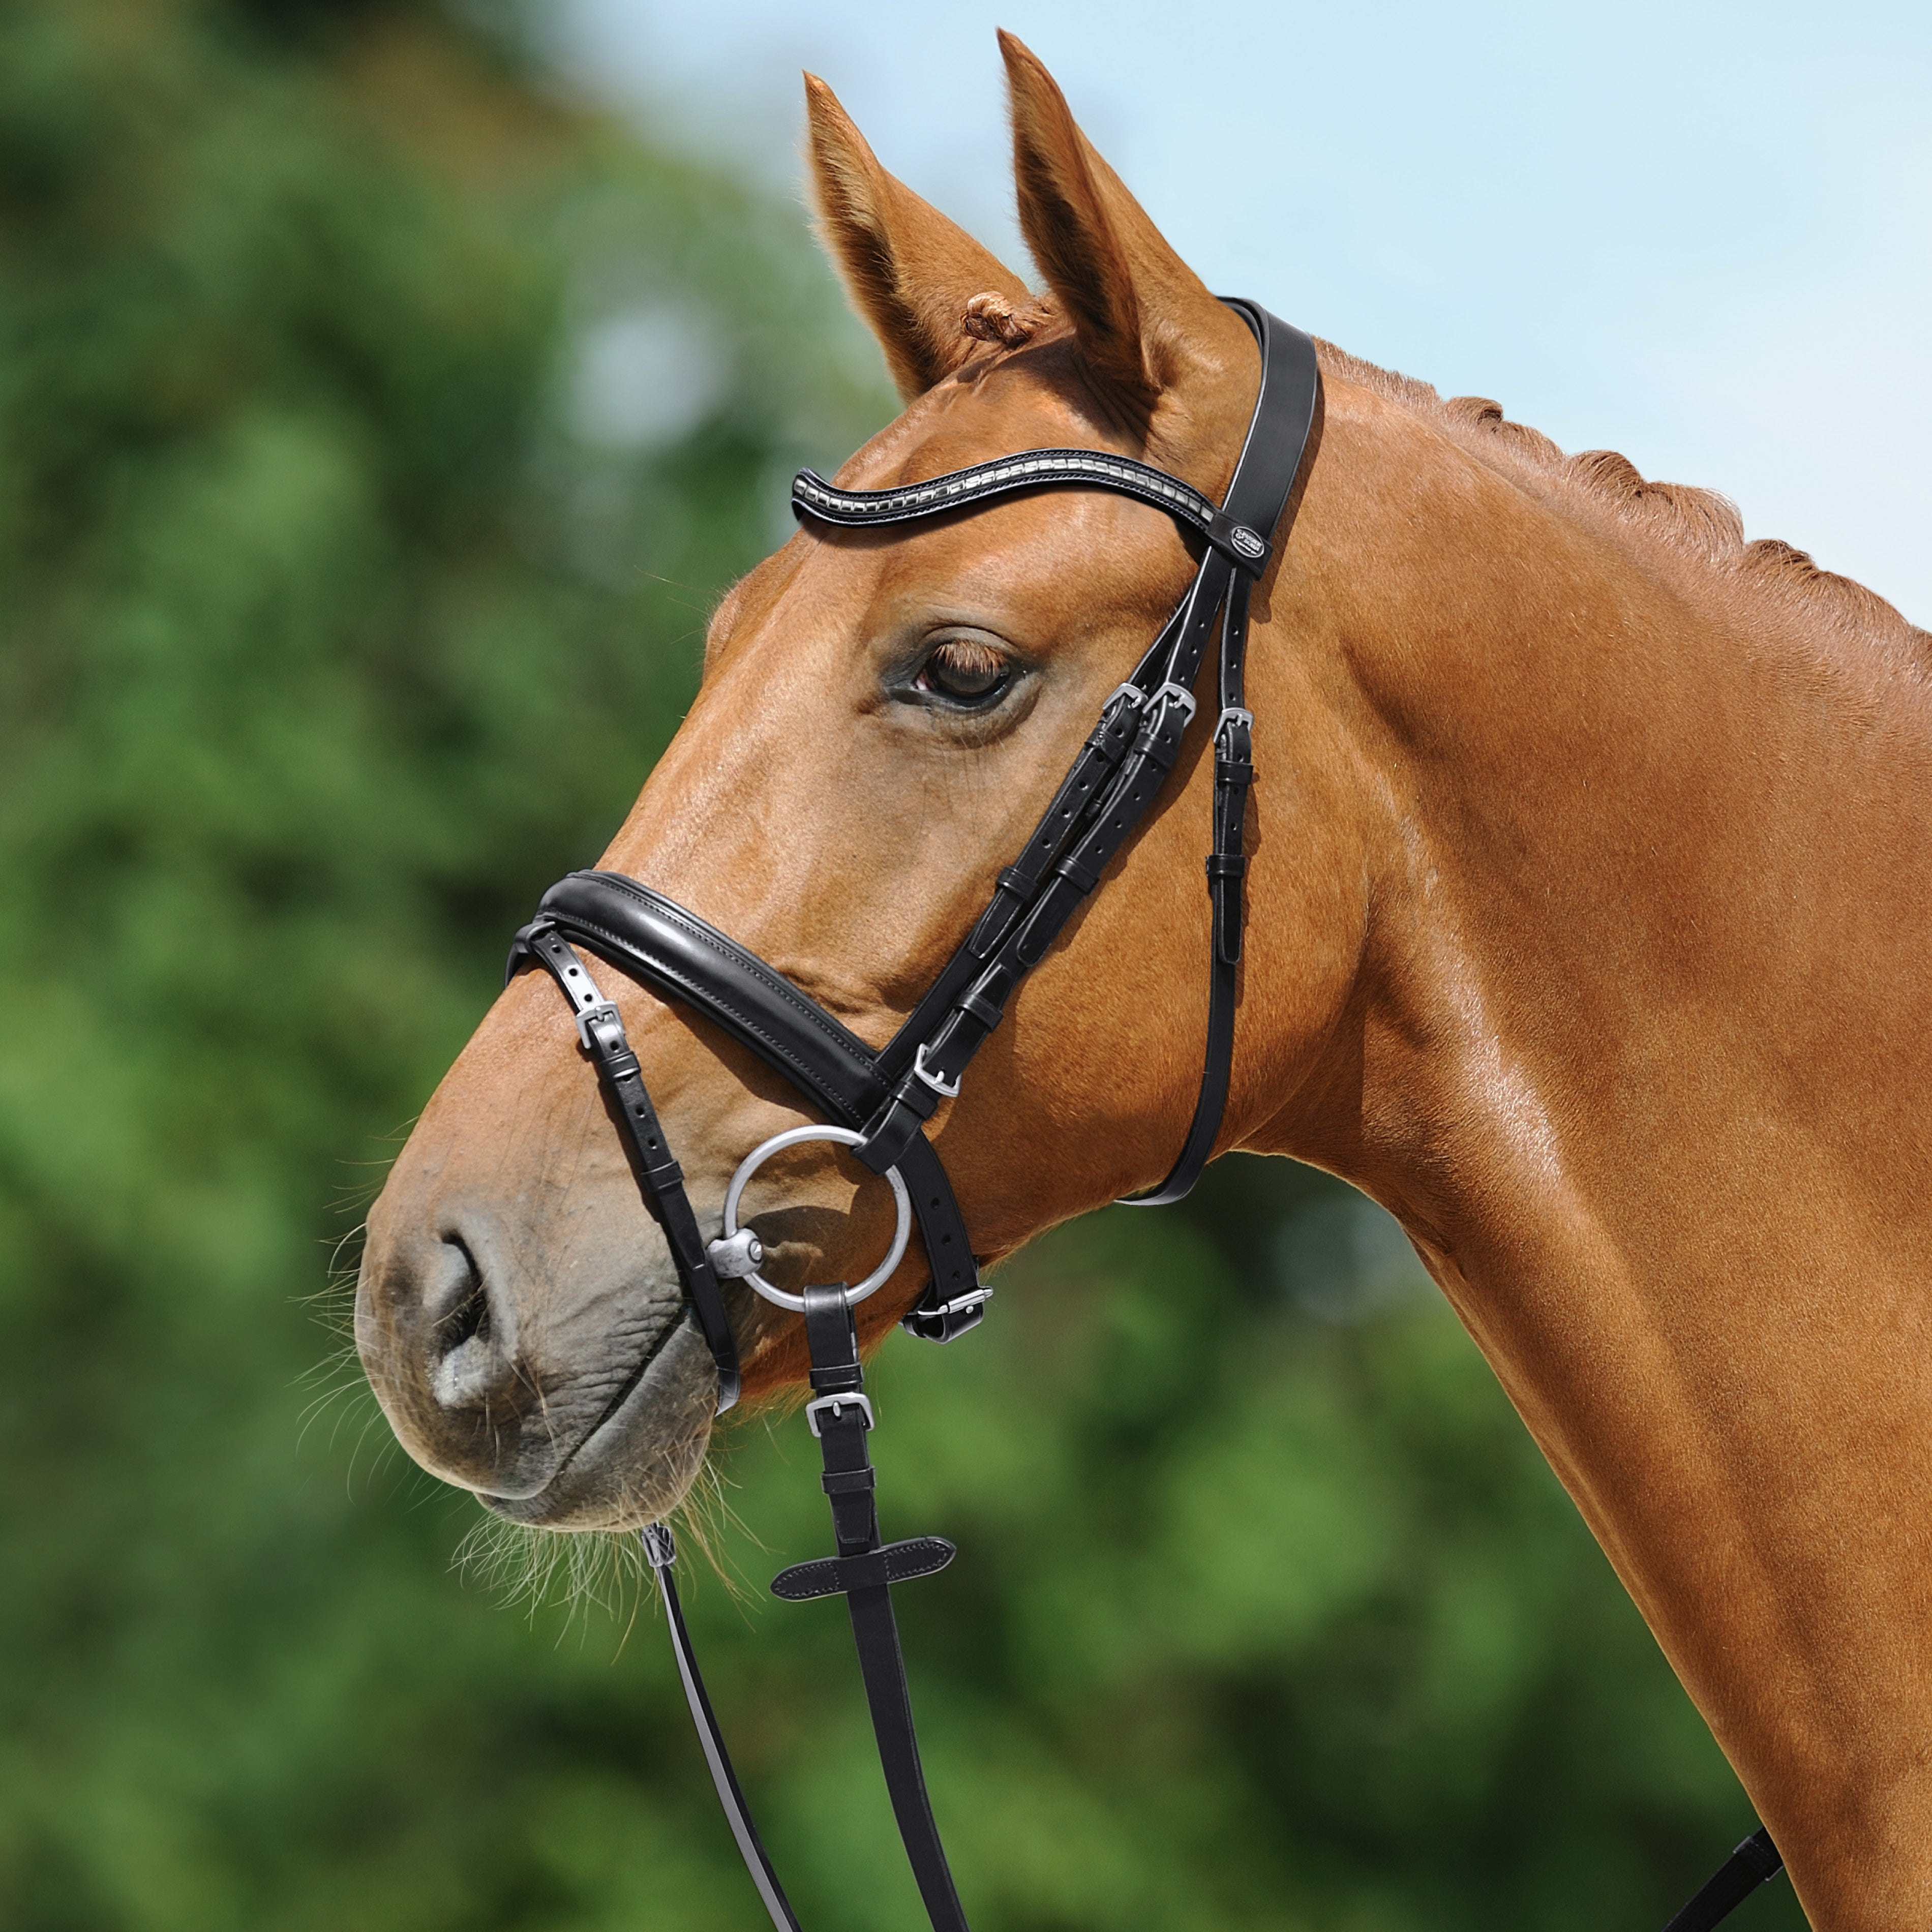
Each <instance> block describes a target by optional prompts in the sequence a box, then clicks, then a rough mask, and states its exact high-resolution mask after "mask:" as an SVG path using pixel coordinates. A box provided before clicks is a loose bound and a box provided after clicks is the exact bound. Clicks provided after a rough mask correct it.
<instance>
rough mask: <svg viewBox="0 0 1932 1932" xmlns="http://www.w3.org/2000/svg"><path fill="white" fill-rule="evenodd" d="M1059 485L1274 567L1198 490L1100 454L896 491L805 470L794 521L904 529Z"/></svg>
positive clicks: (1015, 462) (1007, 461)
mask: <svg viewBox="0 0 1932 1932" xmlns="http://www.w3.org/2000/svg"><path fill="white" fill-rule="evenodd" d="M1054 484H1060V485H1062V486H1079V487H1085V488H1087V489H1090V490H1092V489H1100V490H1112V491H1113V492H1114V493H1115V495H1116V496H1134V497H1138V498H1139V499H1140V501H1141V502H1143V503H1151V504H1152V505H1154V508H1156V509H1157V510H1165V511H1166V512H1167V513H1168V514H1169V516H1171V517H1174V518H1175V519H1176V520H1178V521H1179V522H1181V523H1186V524H1187V525H1188V526H1190V528H1191V529H1194V530H1196V531H1197V532H1199V534H1200V535H1202V536H1203V537H1205V538H1206V539H1207V540H1208V542H1209V543H1211V544H1213V545H1214V547H1215V548H1216V549H1217V550H1222V551H1224V552H1225V553H1226V555H1227V556H1229V559H1231V560H1232V561H1233V562H1235V563H1237V564H1238V565H1240V566H1241V568H1242V569H1244V570H1245V571H1248V572H1249V573H1250V575H1252V576H1256V577H1259V575H1260V574H1262V571H1264V570H1265V569H1266V568H1268V553H1269V550H1270V548H1271V546H1270V544H1269V543H1268V538H1266V537H1265V536H1263V535H1262V534H1261V532H1259V531H1258V530H1256V529H1251V528H1250V526H1248V525H1247V524H1246V523H1237V522H1236V521H1235V520H1234V518H1233V517H1231V516H1229V514H1227V513H1226V511H1223V510H1222V509H1221V508H1219V507H1218V506H1217V505H1216V504H1214V502H1211V501H1210V500H1209V499H1208V498H1207V497H1205V496H1202V493H1201V492H1200V491H1199V490H1197V489H1196V488H1195V487H1193V484H1189V483H1184V482H1183V481H1181V478H1179V477H1178V476H1170V475H1168V473H1167V472H1166V470H1164V469H1154V468H1153V467H1151V466H1150V465H1149V464H1147V463H1136V461H1135V460H1134V459H1133V458H1132V457H1130V456H1112V455H1108V454H1107V453H1106V452H1105V451H1103V450H1097V449H1030V450H1028V452H1026V453H1025V455H1023V456H1001V457H995V458H994V459H993V460H992V461H991V462H990V463H974V465H973V466H972V467H971V469H954V470H950V471H949V472H947V474H946V475H944V476H935V477H934V478H932V480H931V481H929V482H926V483H909V484H903V485H901V487H898V488H897V489H893V490H841V489H840V488H839V487H838V485H837V484H834V483H828V482H826V480H825V478H823V477H822V476H821V475H819V473H818V472H817V470H815V469H801V470H800V471H799V472H798V474H797V475H796V476H795V477H793V479H792V485H791V507H792V514H793V515H794V516H796V517H804V516H805V515H806V514H808V513H809V514H811V515H812V516H814V517H818V518H819V519H820V520H821V521H822V522H825V523H843V524H846V525H847V526H853V527H858V528H863V527H865V526H868V525H870V524H873V523H910V522H911V521H913V519H914V518H916V517H932V516H937V515H938V514H940V512H941V511H945V510H965V509H969V508H972V507H973V506H974V505H977V504H980V503H985V502H991V501H992V499H994V498H995V497H996V496H1013V495H1014V494H1016V493H1018V492H1019V491H1020V490H1039V489H1043V488H1046V487H1050V486H1052V485H1054Z"/></svg>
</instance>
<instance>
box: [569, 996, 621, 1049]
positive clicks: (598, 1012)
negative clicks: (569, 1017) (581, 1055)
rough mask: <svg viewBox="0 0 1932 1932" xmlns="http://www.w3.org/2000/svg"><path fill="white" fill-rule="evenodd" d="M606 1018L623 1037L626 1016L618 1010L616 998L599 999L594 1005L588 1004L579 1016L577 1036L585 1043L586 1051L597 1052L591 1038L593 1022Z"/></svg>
mask: <svg viewBox="0 0 1932 1932" xmlns="http://www.w3.org/2000/svg"><path fill="white" fill-rule="evenodd" d="M604 1020H607V1021H609V1022H610V1024H611V1025H613V1026H614V1027H615V1028H616V1029H617V1032H618V1034H619V1037H620V1038H621V1037H622V1034H623V1031H624V1016H623V1015H622V1013H619V1012H618V1010H617V1007H616V1002H615V1001H611V1000H599V1001H598V1002H597V1004H595V1006H594V1007H585V1008H584V1009H583V1011H582V1012H581V1013H579V1014H578V1015H577V1039H578V1040H580V1042H581V1043H583V1050H584V1052H586V1053H595V1052H596V1051H597V1049H596V1048H595V1046H592V1044H591V1040H590V1028H591V1024H592V1022H593V1021H604Z"/></svg>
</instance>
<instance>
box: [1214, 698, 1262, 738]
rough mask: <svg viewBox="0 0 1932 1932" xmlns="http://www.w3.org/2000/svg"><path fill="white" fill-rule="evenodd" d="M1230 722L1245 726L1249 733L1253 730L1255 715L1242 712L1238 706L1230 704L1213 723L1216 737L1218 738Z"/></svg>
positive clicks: (1250, 712)
mask: <svg viewBox="0 0 1932 1932" xmlns="http://www.w3.org/2000/svg"><path fill="white" fill-rule="evenodd" d="M1231 720H1232V721H1233V722H1234V723H1235V724H1244V725H1246V726H1247V728H1248V729H1249V730H1250V731H1252V730H1253V729H1254V728H1255V714H1254V713H1253V712H1252V711H1244V709H1242V708H1241V706H1240V705H1238V704H1231V705H1229V706H1228V708H1227V709H1226V710H1225V711H1223V712H1222V713H1221V715H1220V717H1218V718H1216V719H1215V721H1214V735H1215V736H1216V737H1217V738H1218V737H1220V735H1221V733H1222V732H1223V730H1226V728H1227V726H1228V724H1229V721H1231Z"/></svg>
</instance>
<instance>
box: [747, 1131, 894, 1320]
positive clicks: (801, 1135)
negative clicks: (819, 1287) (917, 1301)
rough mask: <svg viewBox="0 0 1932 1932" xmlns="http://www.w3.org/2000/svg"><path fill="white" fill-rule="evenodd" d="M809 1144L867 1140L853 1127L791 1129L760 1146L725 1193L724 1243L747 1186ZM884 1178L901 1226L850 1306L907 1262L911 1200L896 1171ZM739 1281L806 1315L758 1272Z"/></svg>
mask: <svg viewBox="0 0 1932 1932" xmlns="http://www.w3.org/2000/svg"><path fill="white" fill-rule="evenodd" d="M805 1141H831V1142H834V1143H835V1145H838V1146H839V1147H863V1146H864V1145H865V1136H864V1135H863V1134H859V1133H853V1131H852V1130H851V1129H850V1127H788V1128H787V1129H786V1130H785V1131H784V1133H781V1134H774V1135H772V1137H771V1139H769V1140H768V1141H764V1142H760V1144H759V1145H757V1147H754V1148H752V1150H751V1152H750V1153H749V1154H747V1155H745V1158H744V1159H743V1160H741V1161H740V1162H739V1163H738V1172H736V1174H734V1175H732V1177H731V1184H730V1187H727V1188H726V1189H725V1190H724V1235H723V1239H724V1240H725V1241H730V1239H731V1238H733V1236H734V1235H736V1233H737V1232H738V1203H739V1201H740V1200H742V1199H743V1198H744V1193H745V1183H746V1182H747V1181H749V1180H750V1179H751V1176H752V1175H754V1174H755V1173H757V1171H758V1169H760V1168H761V1167H762V1166H764V1164H765V1163H766V1161H768V1160H770V1159H771V1157H772V1155H773V1154H779V1153H781V1152H782V1151H784V1149H785V1148H789V1147H797V1146H798V1145H800V1144H801V1143H802V1142H805ZM885 1178H886V1180H888V1181H890V1182H891V1183H892V1206H893V1208H894V1210H895V1212H896V1213H897V1214H898V1226H897V1227H896V1228H895V1229H894V1230H893V1232H892V1246H891V1247H889V1248H888V1249H887V1250H886V1258H885V1259H884V1260H883V1261H882V1262H880V1264H879V1265H878V1266H877V1268H874V1269H873V1271H872V1272H871V1274H868V1276H866V1277H865V1280H863V1281H862V1282H860V1283H859V1285H858V1286H857V1287H856V1288H852V1289H847V1291H846V1294H845V1299H846V1300H847V1301H848V1302H852V1303H857V1302H861V1301H864V1300H865V1298H866V1296H867V1295H870V1294H871V1292H873V1290H874V1289H879V1288H883V1286H885V1285H886V1283H887V1282H888V1281H889V1280H891V1279H892V1271H893V1270H894V1269H895V1268H897V1267H898V1265H899V1263H900V1262H901V1261H903V1260H904V1258H905V1251H906V1243H907V1241H909V1240H910V1238H911V1236H912V1196H910V1195H909V1194H908V1193H907V1192H906V1184H905V1182H904V1180H903V1179H902V1178H901V1176H900V1174H899V1171H898V1168H897V1167H889V1168H887V1169H886V1172H885ZM739 1279H740V1280H743V1281H744V1282H745V1283H748V1285H749V1286H751V1288H753V1289H756V1290H757V1292H758V1293H759V1294H760V1295H763V1297H764V1298H765V1299H766V1301H769V1302H771V1303H772V1304H774V1305H775V1306H776V1307H779V1308H789V1309H790V1310H791V1312H792V1313H793V1314H794V1315H802V1314H803V1313H805V1297H804V1296H803V1295H787V1293H786V1292H784V1289H781V1288H774V1287H773V1286H772V1285H771V1283H769V1282H768V1281H767V1280H766V1279H765V1278H764V1277H763V1275H761V1274H759V1273H758V1272H757V1271H756V1270H755V1269H753V1270H751V1271H749V1272H748V1273H747V1274H744V1275H742V1276H741V1277H739Z"/></svg>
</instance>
